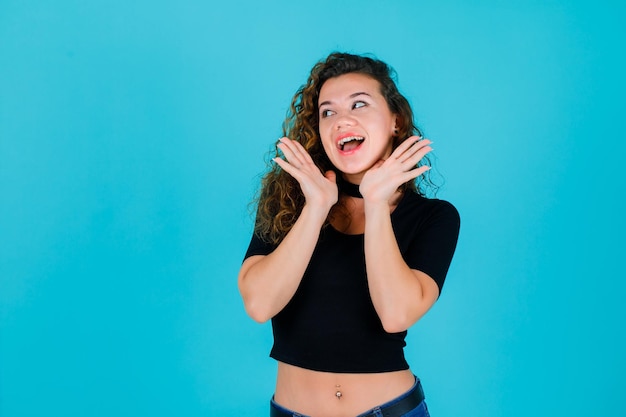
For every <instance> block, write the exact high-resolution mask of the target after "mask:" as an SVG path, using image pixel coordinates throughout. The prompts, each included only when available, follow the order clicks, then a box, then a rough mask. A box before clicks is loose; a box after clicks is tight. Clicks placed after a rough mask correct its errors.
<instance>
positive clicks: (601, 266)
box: [0, 0, 626, 417]
mask: <svg viewBox="0 0 626 417" xmlns="http://www.w3.org/2000/svg"><path fill="white" fill-rule="evenodd" d="M625 12H626V8H625V6H624V3H623V2H618V1H602V0H600V1H551V0H547V1H520V2H504V1H496V0H491V1H490V0H485V1H475V2H465V1H445V0H444V1H424V2H422V1H410V0H405V1H399V0H396V1H394V0H391V1H386V2H379V1H368V0H361V1H352V0H346V1H327V0H321V1H317V2H313V3H311V2H295V1H267V2H254V1H250V0H234V1H229V2H221V3H218V4H216V3H212V2H205V1H200V0H182V1H167V0H157V1H145V0H138V1H130V2H129V1H120V0H113V1H101V0H95V1H89V2H85V1H78V0H59V1H55V2H45V1H36V0H26V1H22V0H0V416H2V417H18V416H29V417H30V416H64V417H74V416H76V417H78V416H81V417H82V416H93V417H96V416H112V415H115V416H201V415H219V416H250V417H258V416H263V415H266V412H267V406H268V402H269V398H270V397H271V395H272V390H273V384H274V377H275V363H274V362H273V361H272V360H271V359H270V358H269V357H268V352H269V349H270V347H271V342H272V341H271V328H270V326H269V324H262V325H260V324H256V323H254V322H253V321H252V320H251V319H249V318H248V317H247V316H246V314H245V312H244V310H243V306H242V303H241V300H240V298H239V294H238V291H237V286H236V278H237V272H238V269H239V266H240V263H241V260H242V257H243V254H244V252H245V249H246V247H247V244H248V241H249V238H250V234H251V231H252V220H253V218H252V215H251V213H250V208H249V206H248V203H249V202H250V200H251V199H252V197H253V194H254V192H255V190H256V189H257V186H258V183H259V175H260V174H261V173H262V172H263V170H264V169H265V162H264V160H265V154H266V152H267V151H268V149H269V148H270V147H271V146H272V145H273V143H274V142H275V140H276V139H277V138H278V137H279V136H280V133H281V129H280V127H281V123H282V121H283V118H284V115H285V113H286V110H287V108H288V105H289V101H290V99H291V97H292V95H293V93H294V92H295V91H296V89H297V88H298V87H299V86H300V85H301V84H302V83H303V82H304V81H305V79H306V77H307V74H308V71H309V69H310V68H311V66H312V65H313V64H314V63H315V62H317V61H318V60H319V59H320V58H322V57H324V56H325V55H327V54H328V53H329V52H331V51H334V50H342V51H348V52H355V53H366V52H367V53H373V54H374V55H376V56H377V57H379V58H381V59H383V60H384V61H386V62H388V63H389V64H391V65H392V66H393V67H394V68H395V69H396V71H397V73H398V81H399V86H400V89H401V90H402V91H403V92H404V93H405V95H406V96H408V97H409V99H410V101H411V103H412V105H413V107H414V110H415V113H416V116H417V120H418V124H419V125H420V126H421V127H422V128H423V130H424V131H425V132H426V134H427V136H428V137H429V138H431V139H432V140H433V141H434V148H435V155H436V165H437V168H438V170H439V172H440V173H441V175H442V177H443V179H445V183H444V185H443V187H442V189H441V191H440V193H439V195H438V197H439V198H443V199H447V200H449V201H451V202H453V203H454V204H455V205H456V206H457V208H458V209H459V211H460V213H461V217H462V229H461V236H460V240H459V245H458V249H457V254H456V256H455V259H454V261H453V264H452V267H451V269H450V272H449V275H448V279H447V282H446V285H445V287H444V290H443V293H442V295H441V298H440V300H439V301H438V303H437V304H436V305H435V307H434V308H433V309H432V310H431V311H430V312H429V313H428V315H427V316H426V317H424V318H423V319H422V320H421V321H420V322H418V323H417V324H416V325H415V326H414V327H413V328H412V329H411V330H410V331H409V337H408V339H409V340H408V348H407V351H406V354H407V357H408V360H409V362H410V363H411V366H412V369H413V370H414V371H415V372H416V373H417V374H418V375H419V376H420V377H421V379H422V381H423V383H424V387H425V390H426V395H427V399H428V402H429V407H430V410H431V413H432V415H433V416H436V417H458V416H476V417H485V416H507V417H522V416H526V415H528V413H530V414H532V415H537V416H587V415H598V416H619V415H623V404H622V401H621V399H620V398H621V393H622V391H623V389H624V388H625V385H624V382H623V379H622V378H623V375H624V374H625V373H626V355H625V352H626V341H625V340H624V323H625V322H626V320H625V319H626V314H625V311H624V302H623V294H624V293H625V291H626V284H625V279H624V278H626V276H625V275H626V274H625V273H624V263H623V259H622V256H623V250H624V248H625V247H626V246H625V244H624V233H625V232H626V222H625V220H624V218H625V216H624V213H626V205H625V202H624V196H623V195H624V191H626V187H625V185H626V184H625V175H624V172H623V168H624V163H623V158H624V153H625V151H626V147H625V146H624V139H623V128H622V122H621V120H622V119H623V115H622V113H623V110H624V105H623V97H624V96H625V95H626V88H625V87H626V82H625V80H624V74H625V73H626V64H625V50H626V49H625V48H624V41H625V35H626V26H625V25H624V24H623V22H624V21H625V20H626V13H625Z"/></svg>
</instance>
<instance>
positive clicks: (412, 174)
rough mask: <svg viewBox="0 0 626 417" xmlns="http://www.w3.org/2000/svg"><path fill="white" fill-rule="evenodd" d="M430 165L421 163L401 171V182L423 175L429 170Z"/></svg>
mask: <svg viewBox="0 0 626 417" xmlns="http://www.w3.org/2000/svg"><path fill="white" fill-rule="evenodd" d="M429 170H430V167H429V166H427V165H422V166H421V167H417V168H415V169H412V170H410V171H407V172H403V173H402V183H403V184H404V183H406V182H408V181H412V180H414V179H415V178H417V177H419V176H420V175H423V174H424V173H425V172H427V171H429Z"/></svg>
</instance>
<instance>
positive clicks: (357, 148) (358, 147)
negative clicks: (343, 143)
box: [339, 141, 364, 156]
mask: <svg viewBox="0 0 626 417" xmlns="http://www.w3.org/2000/svg"><path fill="white" fill-rule="evenodd" d="M363 143H364V141H363V142H361V143H360V144H359V145H358V146H357V147H356V148H354V149H351V150H349V151H342V150H341V149H339V153H340V154H341V155H345V156H350V155H352V154H354V153H356V152H357V151H358V150H359V149H361V146H363Z"/></svg>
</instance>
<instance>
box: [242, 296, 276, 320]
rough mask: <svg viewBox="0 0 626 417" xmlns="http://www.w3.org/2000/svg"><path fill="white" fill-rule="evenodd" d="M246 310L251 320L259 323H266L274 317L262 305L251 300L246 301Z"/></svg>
mask: <svg viewBox="0 0 626 417" xmlns="http://www.w3.org/2000/svg"><path fill="white" fill-rule="evenodd" d="M243 304H244V309H245V310H246V313H247V314H248V316H250V318H251V319H252V320H254V321H256V322H257V323H265V322H267V321H268V320H269V319H271V318H272V317H273V315H272V314H271V313H270V312H269V310H268V309H267V308H266V307H265V306H263V305H259V304H260V303H258V302H257V303H255V302H252V301H251V300H247V301H246V300H245V299H244V303H243Z"/></svg>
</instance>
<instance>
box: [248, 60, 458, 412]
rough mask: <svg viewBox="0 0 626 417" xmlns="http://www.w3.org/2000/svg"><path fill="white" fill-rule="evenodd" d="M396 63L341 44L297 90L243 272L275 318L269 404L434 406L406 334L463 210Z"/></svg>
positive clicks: (262, 309)
mask: <svg viewBox="0 0 626 417" xmlns="http://www.w3.org/2000/svg"><path fill="white" fill-rule="evenodd" d="M392 77H393V73H392V70H391V69H390V68H389V67H388V66H387V65H386V64H385V63H383V62H381V61H379V60H376V59H372V58H369V57H365V56H359V55H351V54H344V53H333V54H331V55H329V56H328V57H327V58H326V59H325V60H323V61H320V62H319V63H318V64H316V65H315V66H314V67H313V69H312V70H311V74H310V76H309V79H308V81H307V83H306V84H305V85H303V86H302V87H301V88H300V89H299V90H298V92H297V93H296V95H295V97H294V98H293V101H292V105H291V110H290V113H289V115H288V117H287V119H286V121H285V123H284V125H283V131H284V136H285V137H283V138H281V139H280V140H279V141H278V143H277V153H276V156H275V158H273V162H274V163H275V164H273V166H272V167H271V168H270V170H269V171H268V173H267V174H266V175H265V177H264V178H263V181H262V186H261V192H260V196H259V200H258V208H257V220H256V225H255V232H254V235H253V237H252V241H251V243H250V246H249V248H248V251H247V253H246V256H245V260H244V262H243V264H242V267H241V271H240V273H239V279H238V284H239V290H240V292H241V295H242V297H243V300H244V304H245V308H246V311H247V312H248V314H249V315H250V316H251V317H252V318H253V319H254V320H256V321H258V322H265V321H267V320H269V319H271V320H272V328H273V332H274V346H273V348H272V351H271V354H270V356H271V357H272V358H274V359H276V360H277V361H278V377H277V382H276V391H275V394H274V397H273V399H272V400H271V402H270V415H271V416H302V415H305V416H314V417H326V416H328V417H342V416H351V417H354V416H357V415H358V416H397V417H400V416H428V411H427V408H426V404H425V402H424V394H423V391H422V388H421V385H420V381H419V379H418V378H417V377H416V376H415V375H414V374H413V372H412V371H411V370H410V369H409V365H408V364H407V362H406V360H405V358H404V350H403V349H404V346H405V336H406V334H407V329H408V328H409V327H411V325H413V324H414V323H415V322H416V321H417V320H419V319H420V317H422V316H423V315H424V314H425V313H426V312H427V311H428V309H430V307H432V305H433V304H434V303H435V301H436V300H437V298H438V297H439V294H440V291H441V287H442V286H443V282H444V279H445V276H446V273H447V271H448V267H449V265H450V262H451V260H452V256H453V254H454V250H455V247H456V242H457V237H458V232H459V215H458V212H457V211H456V209H455V208H454V207H453V206H452V205H451V204H450V203H448V202H445V201H442V200H436V199H429V198H426V197H425V195H426V193H427V191H429V190H428V188H429V187H432V184H431V183H430V181H429V180H428V179H427V178H426V176H427V171H428V169H429V166H428V164H427V163H428V157H427V154H428V153H429V152H430V151H431V150H432V148H431V141H430V140H428V139H424V138H422V137H421V133H420V132H419V130H418V129H417V128H416V126H415V124H414V121H413V113H412V111H411V108H410V106H409V104H408V101H407V100H406V99H405V98H404V97H403V96H402V95H401V94H400V93H399V91H398V88H397V86H396V84H395V82H394V80H393V78H392Z"/></svg>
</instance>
